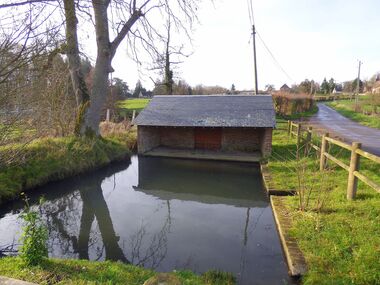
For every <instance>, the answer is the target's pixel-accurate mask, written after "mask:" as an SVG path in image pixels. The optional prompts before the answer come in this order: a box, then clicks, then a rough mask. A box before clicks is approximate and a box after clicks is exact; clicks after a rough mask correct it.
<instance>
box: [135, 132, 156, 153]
mask: <svg viewBox="0 0 380 285" xmlns="http://www.w3.org/2000/svg"><path fill="white" fill-rule="evenodd" d="M159 145H160V129H159V128H155V127H145V126H138V128H137V150H138V153H144V152H146V151H149V150H151V149H152V148H155V147H157V146H159Z"/></svg>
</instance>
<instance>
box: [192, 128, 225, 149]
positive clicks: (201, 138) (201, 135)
mask: <svg viewBox="0 0 380 285" xmlns="http://www.w3.org/2000/svg"><path fill="white" fill-rule="evenodd" d="M194 142H195V148H196V149H210V150H220V149H221V147H222V129H220V128H195V129H194Z"/></svg>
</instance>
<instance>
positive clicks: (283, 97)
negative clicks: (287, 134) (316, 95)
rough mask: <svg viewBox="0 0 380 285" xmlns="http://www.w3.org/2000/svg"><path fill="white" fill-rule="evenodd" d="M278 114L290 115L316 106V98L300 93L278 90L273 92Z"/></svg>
mask: <svg viewBox="0 0 380 285" xmlns="http://www.w3.org/2000/svg"><path fill="white" fill-rule="evenodd" d="M273 100H274V105H275V109H276V114H278V115H281V116H290V115H294V114H297V113H303V112H306V111H309V110H311V109H312V108H313V107H314V99H313V97H312V96H311V95H307V94H303V93H299V94H293V93H287V92H276V93H274V94H273Z"/></svg>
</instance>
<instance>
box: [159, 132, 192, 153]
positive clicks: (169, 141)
mask: <svg viewBox="0 0 380 285" xmlns="http://www.w3.org/2000/svg"><path fill="white" fill-rule="evenodd" d="M160 136H161V140H160V145H162V146H167V147H174V148H189V149H193V148H194V128H162V127H161V128H160Z"/></svg>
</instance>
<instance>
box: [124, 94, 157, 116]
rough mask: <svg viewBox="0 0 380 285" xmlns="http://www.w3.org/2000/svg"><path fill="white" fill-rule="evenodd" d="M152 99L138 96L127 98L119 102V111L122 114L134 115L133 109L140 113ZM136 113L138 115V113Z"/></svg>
mask: <svg viewBox="0 0 380 285" xmlns="http://www.w3.org/2000/svg"><path fill="white" fill-rule="evenodd" d="M149 101H150V99H145V98H137V99H126V100H123V101H120V102H118V108H119V113H120V115H121V116H124V115H126V116H132V112H133V110H135V111H136V113H137V114H138V113H140V112H141V110H143V109H144V108H145V106H146V105H147V104H148V103H149ZM137 114H136V115H137Z"/></svg>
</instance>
